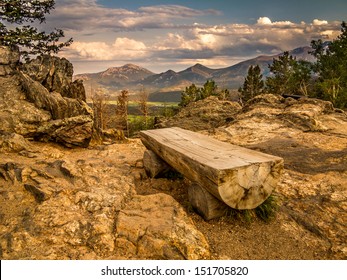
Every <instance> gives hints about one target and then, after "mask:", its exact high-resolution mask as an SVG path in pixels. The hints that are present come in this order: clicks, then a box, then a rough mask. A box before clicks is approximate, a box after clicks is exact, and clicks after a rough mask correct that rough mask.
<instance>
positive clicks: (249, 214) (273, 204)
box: [226, 194, 278, 223]
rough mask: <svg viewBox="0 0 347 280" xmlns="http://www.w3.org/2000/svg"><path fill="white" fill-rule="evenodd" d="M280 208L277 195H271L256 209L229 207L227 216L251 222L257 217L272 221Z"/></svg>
mask: <svg viewBox="0 0 347 280" xmlns="http://www.w3.org/2000/svg"><path fill="white" fill-rule="evenodd" d="M277 210H278V201H277V198H276V196H275V195H273V194H272V195H270V196H269V197H268V198H267V199H266V200H265V201H264V202H263V203H262V204H260V205H259V206H258V207H257V208H255V209H249V210H237V209H232V208H229V209H228V211H227V213H226V217H229V218H237V219H240V220H242V221H245V222H247V223H251V222H252V221H253V220H254V219H255V218H256V217H257V218H259V219H260V220H262V221H264V222H270V221H271V220H272V219H273V218H274V217H275V215H276V212H277Z"/></svg>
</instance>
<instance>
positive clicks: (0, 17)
mask: <svg viewBox="0 0 347 280" xmlns="http://www.w3.org/2000/svg"><path fill="white" fill-rule="evenodd" d="M54 5H55V1H54V0H1V1H0V46H10V47H13V46H18V47H20V48H21V54H22V56H23V57H24V58H26V59H28V58H29V55H38V54H50V53H57V52H58V51H59V50H60V49H61V48H63V47H65V46H69V45H70V44H71V43H72V39H69V40H68V41H66V42H64V43H59V40H60V38H61V37H64V32H63V31H62V30H60V29H56V30H55V31H52V32H50V33H48V34H47V33H46V32H42V31H39V30H38V29H37V28H36V27H33V26H30V25H24V24H25V23H34V22H39V23H40V24H41V23H44V22H45V20H46V18H45V14H47V13H49V12H50V10H52V9H54ZM5 23H7V26H6V25H5Z"/></svg>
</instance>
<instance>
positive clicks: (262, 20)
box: [257, 17, 272, 25]
mask: <svg viewBox="0 0 347 280" xmlns="http://www.w3.org/2000/svg"><path fill="white" fill-rule="evenodd" d="M257 24H259V25H271V24H272V21H271V19H269V18H268V17H260V18H259V19H258V20H257Z"/></svg>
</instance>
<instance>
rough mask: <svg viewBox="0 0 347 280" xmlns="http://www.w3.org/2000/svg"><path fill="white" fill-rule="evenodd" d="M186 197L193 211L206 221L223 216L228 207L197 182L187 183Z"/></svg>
mask: <svg viewBox="0 0 347 280" xmlns="http://www.w3.org/2000/svg"><path fill="white" fill-rule="evenodd" d="M188 198H189V202H190V204H191V205H192V206H193V208H194V209H195V211H196V212H197V213H198V214H199V215H201V216H202V217H203V218H204V219H205V220H206V221H208V220H211V219H214V218H219V217H222V216H224V215H225V214H226V211H227V210H228V208H229V206H228V205H226V204H225V203H224V202H222V201H220V200H219V199H217V198H215V197H214V196H213V195H212V194H210V193H209V192H208V191H207V190H206V189H205V188H203V187H201V186H200V185H199V184H197V183H192V184H190V185H189V187H188Z"/></svg>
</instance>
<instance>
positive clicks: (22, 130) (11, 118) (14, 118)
mask: <svg viewBox="0 0 347 280" xmlns="http://www.w3.org/2000/svg"><path fill="white" fill-rule="evenodd" d="M18 61H19V52H18V49H10V48H8V47H1V48H0V84H1V85H2V86H1V88H0V130H1V131H4V132H7V133H17V134H20V135H22V136H24V137H26V138H34V139H37V140H44V141H55V142H58V143H61V144H63V145H65V146H67V147H75V146H81V147H87V146H88V145H89V142H90V140H91V137H92V132H93V111H92V110H91V108H90V107H89V106H88V105H87V103H86V102H85V92H84V88H83V84H82V83H81V82H79V81H77V82H74V83H72V72H73V70H72V65H71V63H70V62H68V61H67V60H66V59H64V58H62V59H60V58H57V57H50V56H44V57H41V58H37V59H36V60H33V61H32V62H30V63H29V64H28V65H25V64H24V66H22V67H21V70H18V69H17V67H16V65H17V64H18ZM39 62H41V63H42V65H41V66H40V65H39ZM1 63H2V64H1ZM2 70H3V71H2Z"/></svg>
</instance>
